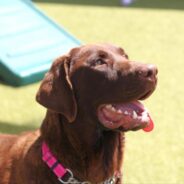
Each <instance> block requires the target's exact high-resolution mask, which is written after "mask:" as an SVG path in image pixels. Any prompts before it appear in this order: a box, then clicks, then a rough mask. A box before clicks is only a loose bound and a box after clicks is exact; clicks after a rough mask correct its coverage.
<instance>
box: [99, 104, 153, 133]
mask: <svg viewBox="0 0 184 184" xmlns="http://www.w3.org/2000/svg"><path fill="white" fill-rule="evenodd" d="M98 118H99V120H100V122H101V123H102V124H103V126H105V127H106V128H109V129H117V128H118V129H119V128H120V129H122V130H125V131H126V130H138V129H143V130H144V131H145V132H150V131H152V130H153V128H154V124H153V120H152V119H151V116H150V114H149V113H148V111H147V110H146V108H145V107H144V105H143V104H142V103H141V102H140V101H133V102H129V103H122V104H106V105H103V106H101V107H99V109H98Z"/></svg>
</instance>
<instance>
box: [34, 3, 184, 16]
mask: <svg viewBox="0 0 184 184" xmlns="http://www.w3.org/2000/svg"><path fill="white" fill-rule="evenodd" d="M33 1H34V2H41V3H62V4H69V5H70V4H71V5H92V6H116V7H120V6H121V5H120V0H91V1H87V0H33ZM130 8H156V9H179V10H183V9H184V1H183V0H136V1H135V2H134V3H133V4H131V5H130ZM94 13H95V12H94Z"/></svg>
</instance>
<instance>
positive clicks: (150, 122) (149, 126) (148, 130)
mask: <svg viewBox="0 0 184 184" xmlns="http://www.w3.org/2000/svg"><path fill="white" fill-rule="evenodd" d="M148 117H149V124H148V126H146V127H145V128H143V130H144V131H145V132H151V131H152V130H153V129H154V123H153V120H152V118H151V117H150V114H149V115H148Z"/></svg>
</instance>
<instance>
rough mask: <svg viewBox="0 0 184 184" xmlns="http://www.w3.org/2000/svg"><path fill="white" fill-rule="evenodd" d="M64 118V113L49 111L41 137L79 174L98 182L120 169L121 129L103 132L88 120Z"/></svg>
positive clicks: (81, 176) (84, 179)
mask: <svg viewBox="0 0 184 184" xmlns="http://www.w3.org/2000/svg"><path fill="white" fill-rule="evenodd" d="M65 121H66V119H65V118H63V116H62V115H61V114H58V113H55V112H52V111H48V112H47V114H46V118H45V120H44V122H43V124H42V127H41V137H42V139H43V140H44V141H45V142H46V143H47V144H48V146H49V147H50V149H51V150H52V152H53V154H55V156H56V157H57V158H58V160H59V161H60V162H61V163H62V164H63V165H64V166H65V167H67V168H69V169H71V170H72V171H73V173H74V175H75V176H76V177H77V178H79V179H81V180H82V181H86V180H89V181H92V182H94V183H97V182H100V181H103V180H106V179H108V178H109V177H111V176H112V175H113V174H114V172H115V171H120V167H121V164H122V163H121V161H122V157H123V142H124V136H123V134H122V133H118V132H112V131H106V132H102V131H100V129H98V128H97V127H94V126H92V125H91V124H90V123H89V124H87V123H88V122H82V123H81V122H77V121H76V122H73V123H68V122H65ZM84 123H85V124H86V126H84ZM91 171H93V172H91Z"/></svg>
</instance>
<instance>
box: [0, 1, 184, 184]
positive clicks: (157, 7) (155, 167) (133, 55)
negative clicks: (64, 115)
mask: <svg viewBox="0 0 184 184" xmlns="http://www.w3.org/2000/svg"><path fill="white" fill-rule="evenodd" d="M33 2H34V4H35V5H36V6H37V7H38V8H39V9H40V10H42V11H43V12H44V13H46V14H47V15H48V16H49V17H51V18H52V19H53V20H55V22H57V23H58V24H59V25H62V26H64V27H65V29H66V30H68V31H69V32H70V33H72V34H73V35H75V37H76V38H78V39H79V40H81V41H82V42H83V43H96V42H100V43H104V42H105V43H106V42H107V43H113V44H116V45H119V46H121V47H123V48H124V49H125V50H126V52H127V53H128V55H129V57H130V59H131V60H138V61H142V62H145V63H153V64H155V65H157V66H158V69H159V75H158V78H159V81H158V87H157V90H156V91H155V93H154V94H153V95H152V96H151V98H149V99H147V100H146V101H145V102H144V103H145V104H146V106H147V108H148V109H149V111H150V113H151V115H152V118H153V120H154V122H155V129H154V131H153V132H151V133H145V132H143V131H139V132H129V133H126V150H125V159H124V183H125V184H148V183H149V184H183V183H184V96H183V95H184V81H183V80H184V11H183V10H184V1H183V0H135V1H134V2H133V3H132V4H130V5H129V6H122V1H118V0H93V1H87V0H60V1H59V0H35V1H33ZM39 84H40V82H37V83H34V84H31V85H26V86H23V87H12V86H9V85H7V84H5V83H4V82H2V81H1V82H0V132H1V133H12V134H13V133H20V132H22V131H26V130H33V129H36V128H38V127H39V126H40V124H41V122H42V120H43V118H44V115H45V109H44V108H43V107H41V106H39V105H38V104H37V103H36V102H35V94H36V92H37V90H38V87H39Z"/></svg>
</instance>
